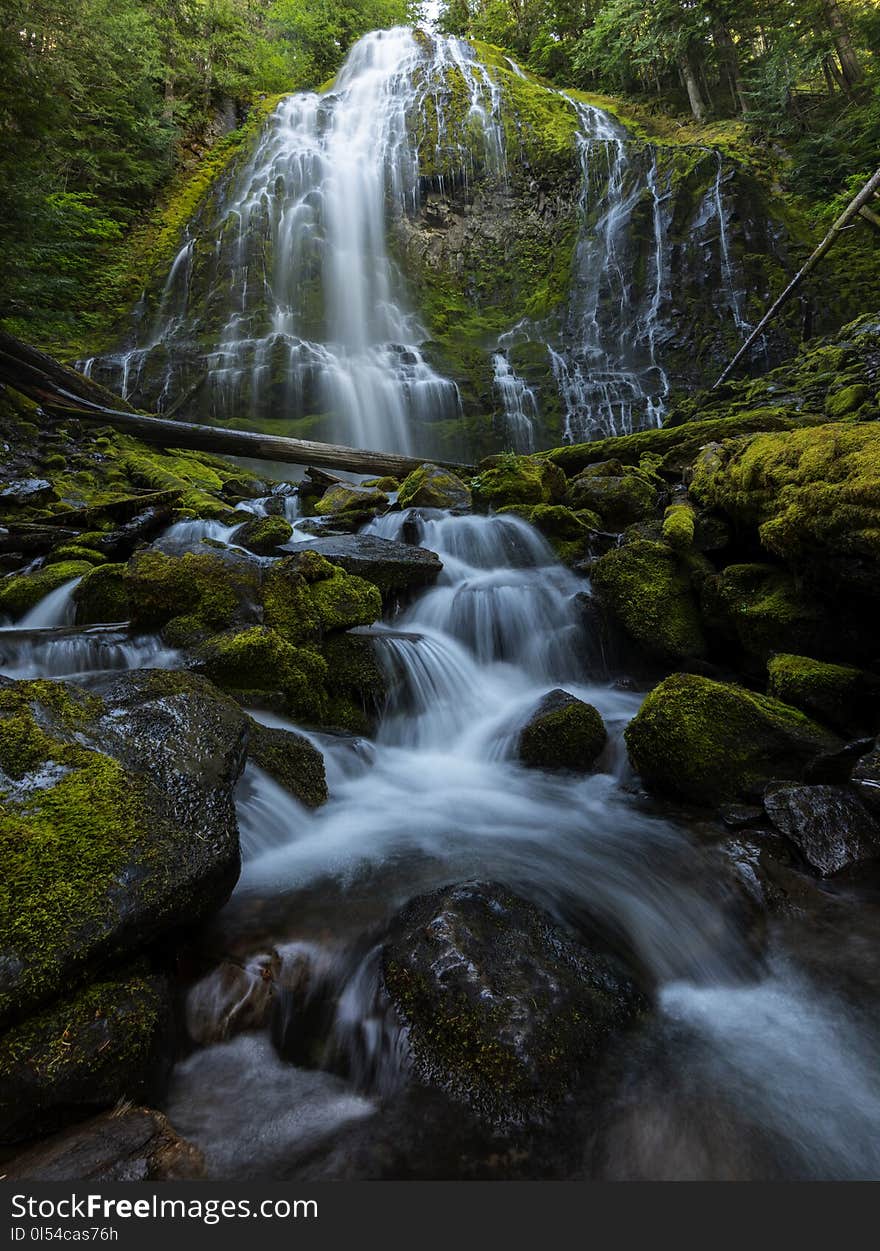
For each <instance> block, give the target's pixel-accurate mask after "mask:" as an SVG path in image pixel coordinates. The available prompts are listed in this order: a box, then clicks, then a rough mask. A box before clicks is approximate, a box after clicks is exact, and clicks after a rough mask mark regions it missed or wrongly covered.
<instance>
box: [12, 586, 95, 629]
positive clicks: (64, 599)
mask: <svg viewBox="0 0 880 1251" xmlns="http://www.w3.org/2000/svg"><path fill="white" fill-rule="evenodd" d="M80 582H82V578H71V579H70V581H69V582H64V583H62V585H61V586H59V587H56V588H55V590H54V591H50V592H49V594H48V595H44V596H43V598H42V599H41V600H40V601H39V602H38V603H36V604H34V606H33V608H30V609H28V611H27V612H26V613H25V614H24V616H23V617H20V618H19V619H18V621H16V622H14V623H13V624H11V625H7V626H0V630H3V629H6V630H51V629H57V628H58V627H59V626H70V625H73V623H74V621H75V620H76V601H75V600H74V598H73V593H74V591H75V590H76V588H77V587H78V586H79V584H80Z"/></svg>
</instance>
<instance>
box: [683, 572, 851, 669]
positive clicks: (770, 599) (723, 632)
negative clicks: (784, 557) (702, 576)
mask: <svg viewBox="0 0 880 1251" xmlns="http://www.w3.org/2000/svg"><path fill="white" fill-rule="evenodd" d="M701 604H702V610H703V614H704V617H705V620H706V622H707V624H708V625H709V626H710V627H711V628H713V629H714V630H715V632H716V634H717V635H719V636H720V638H721V639H723V640H724V641H725V642H729V643H738V644H739V646H740V647H741V648H742V650H743V651H744V652H746V653H747V654H748V655H749V656H753V657H756V658H757V659H759V660H762V661H764V660H766V659H767V657H768V656H769V655H770V654H771V652H774V651H780V650H788V649H798V650H800V649H801V648H803V649H805V650H807V651H810V650H813V649H815V648H817V647H820V646H821V644H822V642H823V639H824V636H825V634H826V633H827V627H826V625H825V620H824V617H823V614H822V611H821V608H820V606H819V605H818V604H817V603H816V600H815V598H814V597H811V596H809V595H805V594H804V593H803V592H802V591H801V590H800V589H799V588H798V585H797V583H796V581H795V579H794V578H793V577H792V575H791V574H790V573H789V572H788V571H787V570H785V569H781V568H780V567H779V566H778V565H764V564H754V563H753V564H743V565H728V566H727V568H726V569H723V570H722V572H721V573H720V574H718V575H713V576H710V577H708V578H707V579H706V580H705V581H704V583H703V585H702V588H701Z"/></svg>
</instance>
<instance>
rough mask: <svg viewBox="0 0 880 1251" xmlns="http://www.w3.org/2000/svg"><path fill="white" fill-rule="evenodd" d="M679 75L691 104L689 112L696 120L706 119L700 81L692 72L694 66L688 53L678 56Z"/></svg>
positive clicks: (702, 120)
mask: <svg viewBox="0 0 880 1251" xmlns="http://www.w3.org/2000/svg"><path fill="white" fill-rule="evenodd" d="M678 65H679V69H680V70H681V76H682V78H683V79H684V85H685V87H687V93H688V100H689V102H690V106H691V112H692V113H693V115H694V117H695V118H696V120H697V121H698V122H704V121H705V120H706V104H705V101H704V100H703V97H702V94H701V92H700V83H699V79H698V78H697V75H696V73H695V72H694V67H693V64H692V62H691V59H690V56H689V54H688V53H683V54H682V55H681V56H680V57H679V58H678Z"/></svg>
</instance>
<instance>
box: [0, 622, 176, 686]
mask: <svg viewBox="0 0 880 1251" xmlns="http://www.w3.org/2000/svg"><path fill="white" fill-rule="evenodd" d="M179 663H180V656H179V654H178V653H177V652H176V651H174V650H172V649H171V648H169V647H165V645H164V644H163V643H162V641H161V640H160V639H158V638H156V637H155V636H154V635H144V636H142V637H131V636H130V635H129V634H128V633H127V631H126V630H125V629H124V628H120V627H118V626H109V627H108V626H91V627H88V628H86V629H81V630H73V629H68V630H53V629H51V628H43V629H40V630H31V631H25V630H22V629H16V630H14V631H3V632H0V673H2V674H3V676H4V677H7V678H18V679H32V678H71V679H79V680H81V679H83V678H87V677H89V676H91V675H95V674H99V673H108V672H116V671H118V670H121V669H170V668H173V667H174V666H175V665H177V664H179Z"/></svg>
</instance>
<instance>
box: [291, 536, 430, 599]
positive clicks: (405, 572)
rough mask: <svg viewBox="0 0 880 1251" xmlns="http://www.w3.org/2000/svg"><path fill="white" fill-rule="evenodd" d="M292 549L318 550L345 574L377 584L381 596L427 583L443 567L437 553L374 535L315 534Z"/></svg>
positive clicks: (427, 584)
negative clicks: (320, 535) (324, 535)
mask: <svg viewBox="0 0 880 1251" xmlns="http://www.w3.org/2000/svg"><path fill="white" fill-rule="evenodd" d="M294 550H301V551H311V552H318V554H319V555H321V556H323V557H324V558H325V559H326V560H329V561H330V562H331V563H332V564H334V565H338V566H339V567H340V568H341V569H344V570H345V572H346V573H353V574H355V575H356V576H357V577H359V578H363V579H364V580H365V581H366V582H372V583H373V584H374V585H375V586H378V588H379V590H380V591H381V593H382V596H383V598H385V597H388V596H394V595H397V594H399V593H401V592H404V591H412V590H417V589H418V588H420V587H423V586H429V585H430V584H431V583H432V582H434V581H435V580H436V578H437V577H438V575H439V573H440V571H441V569H442V568H443V562H442V561H441V560H440V557H439V556H438V555H437V554H436V552H432V551H429V550H428V549H427V548H426V547H416V546H415V545H413V544H410V543H397V542H395V541H394V540H393V539H383V538H379V536H378V535H375V534H348V535H343V534H334V535H328V536H326V537H316V538H313V539H309V541H308V542H307V543H303V544H301V546H300V548H299V549H294Z"/></svg>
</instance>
